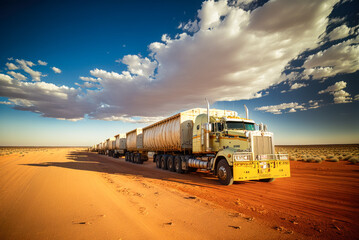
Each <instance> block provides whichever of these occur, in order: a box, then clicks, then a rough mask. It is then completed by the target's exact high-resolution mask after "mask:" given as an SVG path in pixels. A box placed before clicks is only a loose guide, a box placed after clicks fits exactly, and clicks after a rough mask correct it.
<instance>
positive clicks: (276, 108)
mask: <svg viewBox="0 0 359 240" xmlns="http://www.w3.org/2000/svg"><path fill="white" fill-rule="evenodd" d="M287 109H290V110H289V111H288V112H290V113H292V112H296V110H297V109H299V110H302V111H304V110H306V108H305V107H304V104H299V103H296V102H291V103H282V104H279V105H271V106H263V107H257V108H255V110H259V111H265V112H269V113H273V114H282V113H283V111H284V110H287Z"/></svg>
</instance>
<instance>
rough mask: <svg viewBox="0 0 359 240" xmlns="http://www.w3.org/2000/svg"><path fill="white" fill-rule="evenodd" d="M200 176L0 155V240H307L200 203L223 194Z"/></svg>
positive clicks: (61, 152) (61, 154)
mask: <svg viewBox="0 0 359 240" xmlns="http://www.w3.org/2000/svg"><path fill="white" fill-rule="evenodd" d="M206 176H207V175H205V174H191V175H176V174H174V173H171V172H164V171H162V170H159V169H156V168H155V166H154V164H153V163H150V162H146V163H145V164H144V165H134V164H131V163H127V162H125V161H124V160H123V159H113V158H110V157H106V156H99V155H97V154H93V153H85V152H81V151H79V149H66V148H63V149H61V148H60V149H44V150H41V151H37V152H31V151H30V152H27V153H26V154H23V155H21V154H17V153H15V154H10V155H6V156H1V157H0V239H303V238H307V237H305V236H304V235H302V234H300V233H297V232H292V231H291V230H289V229H280V230H275V229H273V226H271V225H268V224H266V223H265V222H262V221H257V219H256V218H253V217H252V216H251V215H246V214H245V213H242V212H239V211H236V210H235V209H233V208H228V207H227V206H225V204H224V205H222V204H218V202H216V201H213V199H210V198H209V201H207V200H206V197H202V196H201V195H203V194H206V191H218V190H220V189H225V188H223V187H222V186H218V185H216V184H217V183H216V181H213V180H212V179H207V177H206ZM216 189H217V190H216ZM229 189H230V188H227V190H225V191H228V190H229ZM183 190H185V191H183ZM197 193H200V194H197ZM229 201H230V199H229ZM223 206H224V208H223Z"/></svg>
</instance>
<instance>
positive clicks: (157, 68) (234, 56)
mask: <svg viewBox="0 0 359 240" xmlns="http://www.w3.org/2000/svg"><path fill="white" fill-rule="evenodd" d="M336 2H338V1H336V0H327V1H312V0H301V1H287V0H276V1H269V2H267V3H265V4H264V5H263V6H262V7H259V8H257V9H255V10H253V11H245V10H244V9H241V8H238V7H236V6H232V5H231V6H229V5H228V4H227V2H226V1H223V0H222V1H218V2H214V1H206V2H204V3H203V4H202V8H201V9H200V10H199V11H198V17H197V18H196V19H194V20H192V21H191V22H196V21H197V23H198V31H195V32H193V33H191V35H190V34H186V33H181V34H179V35H178V36H175V37H174V38H170V37H169V36H168V35H164V37H163V39H162V42H154V43H152V44H150V45H149V46H148V48H149V50H150V54H149V57H140V56H137V55H127V56H125V57H123V58H122V59H121V60H120V62H122V63H123V64H125V65H127V71H122V72H115V71H112V72H110V71H107V70H104V69H98V68H95V69H93V70H91V71H90V74H91V76H93V77H94V78H98V79H97V82H98V85H99V89H96V90H91V89H86V90H83V92H78V91H80V90H76V91H74V92H72V91H71V94H78V95H76V96H77V97H74V96H73V95H71V96H73V97H72V98H69V100H68V101H75V104H73V105H74V107H75V106H76V107H77V110H74V107H72V105H70V106H71V108H70V110H69V111H72V112H73V113H72V112H70V113H66V110H65V109H62V110H63V111H64V112H63V115H64V116H60V114H59V110H58V109H53V108H56V107H54V106H51V108H49V109H48V110H47V108H44V107H41V109H40V107H38V105H37V104H38V103H37V102H34V101H33V100H32V99H30V100H29V99H28V98H29V96H27V95H26V97H25V96H24V99H26V100H28V101H30V102H31V104H32V105H33V106H32V107H31V109H36V110H37V111H39V112H42V113H44V114H46V116H50V115H51V116H55V117H56V118H67V116H71V118H78V117H81V116H83V115H81V114H88V116H89V117H90V118H96V119H119V120H122V119H123V117H128V118H132V117H133V116H137V117H155V116H166V115H169V114H171V113H174V112H177V111H180V110H182V109H187V108H191V107H198V106H203V105H204V103H203V102H204V100H203V99H204V97H207V98H208V99H210V100H211V101H212V102H215V101H224V100H242V99H251V98H255V97H260V96H263V94H262V92H264V91H265V90H266V89H268V88H269V87H271V86H273V85H276V84H278V83H280V82H282V81H285V80H284V79H283V78H281V74H282V72H283V70H284V69H285V68H286V66H287V65H288V63H289V62H290V61H291V60H292V59H295V58H297V56H298V55H300V54H301V53H303V51H306V50H307V49H314V48H317V47H318V42H319V40H320V36H321V34H323V33H324V32H325V30H326V28H327V25H328V18H327V17H328V16H329V14H330V13H331V11H332V9H333V6H334V4H335V3H336ZM278 9H280V11H278ZM309 67H310V66H309ZM310 68H311V67H310ZM293 77H294V76H293ZM84 81H86V82H89V80H84ZM17 84H19V83H17ZM26 87H28V86H23V85H18V86H17V89H18V88H20V89H22V88H26ZM84 87H85V86H84ZM2 88H3V87H2V86H0V89H2ZM52 92H53V91H51V93H52ZM65 92H66V91H65ZM66 93H67V92H66ZM8 95H9V94H8ZM80 96H81V97H80ZM46 97H49V96H46ZM14 98H15V97H14ZM17 98H18V99H20V97H17ZM58 98H59V97H57V99H58ZM49 99H51V98H47V100H48V101H50V102H52V100H49ZM60 102H61V101H60ZM61 103H62V104H63V102H61ZM80 103H81V104H83V105H81V104H80ZM85 103H86V104H85ZM288 104H289V106H288V107H287V106H286V105H285V106H283V105H282V106H281V107H279V108H278V107H277V108H275V107H274V108H270V106H267V107H268V109H267V110H268V111H270V112H273V113H278V111H279V112H280V113H282V111H283V110H288V111H290V110H291V109H292V108H293V109H294V110H305V107H304V106H302V104H298V103H288ZM41 106H43V104H41ZM60 106H61V105H60ZM101 106H106V107H101ZM283 107H284V108H283ZM27 109H30V108H27ZM34 111H35V110H34ZM50 113H51V114H50ZM75 115H76V116H75ZM121 117H122V118H121Z"/></svg>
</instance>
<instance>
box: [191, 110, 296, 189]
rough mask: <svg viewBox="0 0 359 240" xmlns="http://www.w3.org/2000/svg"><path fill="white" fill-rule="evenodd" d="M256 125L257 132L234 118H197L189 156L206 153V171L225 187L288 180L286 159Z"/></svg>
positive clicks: (244, 120)
mask: <svg viewBox="0 0 359 240" xmlns="http://www.w3.org/2000/svg"><path fill="white" fill-rule="evenodd" d="M208 120H209V121H208ZM259 126H260V127H259V130H257V129H256V124H255V122H254V121H253V120H251V119H247V118H241V117H238V116H225V117H221V118H217V117H215V116H210V117H208V116H207V114H201V115H198V116H197V118H196V120H195V123H194V129H193V153H194V154H198V156H199V155H202V156H203V155H204V154H207V156H208V158H207V159H208V165H207V166H208V169H209V170H212V171H213V172H214V174H216V175H217V176H218V178H219V180H220V182H221V183H222V184H225V185H229V184H231V183H232V182H233V181H245V180H261V181H268V182H270V181H273V180H274V178H280V177H289V176H290V169H289V160H288V156H287V155H283V154H275V151H274V143H273V133H271V132H268V131H267V129H266V127H265V128H264V127H263V125H259ZM202 159H205V158H203V157H202Z"/></svg>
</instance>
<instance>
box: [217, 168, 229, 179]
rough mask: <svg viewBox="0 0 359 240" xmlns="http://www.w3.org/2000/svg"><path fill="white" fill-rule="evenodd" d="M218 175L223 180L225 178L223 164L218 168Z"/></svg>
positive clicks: (225, 172)
mask: <svg viewBox="0 0 359 240" xmlns="http://www.w3.org/2000/svg"><path fill="white" fill-rule="evenodd" d="M218 177H219V178H220V179H223V180H225V179H226V178H227V170H226V168H225V167H224V166H220V167H219V168H218Z"/></svg>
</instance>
